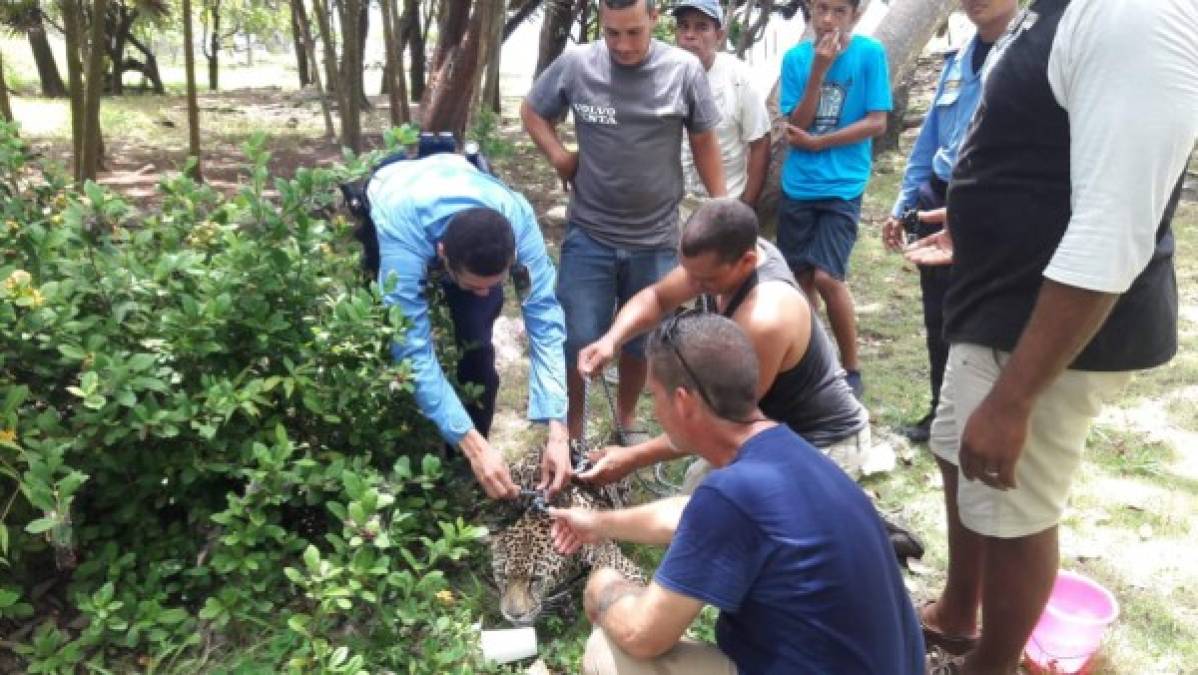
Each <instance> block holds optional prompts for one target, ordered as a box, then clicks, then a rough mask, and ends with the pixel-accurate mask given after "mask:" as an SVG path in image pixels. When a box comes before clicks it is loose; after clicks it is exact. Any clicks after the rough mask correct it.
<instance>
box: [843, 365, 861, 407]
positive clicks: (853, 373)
mask: <svg viewBox="0 0 1198 675" xmlns="http://www.w3.org/2000/svg"><path fill="white" fill-rule="evenodd" d="M844 381H845V382H846V383H847V384H848V385H849V389H852V390H853V397H854V398H856V399H857V400H858V401H860V400H861V397H862V396H864V395H865V384H864V383H863V382H861V371H860V370H846V371H844Z"/></svg>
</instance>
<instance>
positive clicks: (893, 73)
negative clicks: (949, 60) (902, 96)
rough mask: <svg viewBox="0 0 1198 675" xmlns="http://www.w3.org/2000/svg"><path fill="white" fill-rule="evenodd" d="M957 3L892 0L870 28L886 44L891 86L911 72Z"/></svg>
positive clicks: (935, 0) (903, 79) (896, 84)
mask: <svg viewBox="0 0 1198 675" xmlns="http://www.w3.org/2000/svg"><path fill="white" fill-rule="evenodd" d="M957 4H958V3H957V2H956V0H894V2H893V3H892V4H891V6H890V11H889V12H887V13H886V16H885V17H884V18H883V19H882V22H881V23H879V24H878V27H877V28H876V29H875V30H874V37H875V38H877V39H878V40H879V41H880V42H881V43H882V46H883V47H885V48H886V63H888V64H889V65H890V87H891V88H892V89H893V88H894V87H897V86H898V85H899V83H900V82H903V81H905V80H906V79H907V78H909V77H910V76H911V73H912V72H913V71H914V70H915V62H916V60H917V59H918V58H919V55H920V54H921V53H922V52H923V48H924V47H926V46H927V44H928V41H929V40H931V39H932V35H933V34H935V32H936V29H937V28H939V27H940V25H941V24H942V23H944V20H945V19H947V18H948V15H949V14H951V13H952V11H953V9H954V8H956V6H957Z"/></svg>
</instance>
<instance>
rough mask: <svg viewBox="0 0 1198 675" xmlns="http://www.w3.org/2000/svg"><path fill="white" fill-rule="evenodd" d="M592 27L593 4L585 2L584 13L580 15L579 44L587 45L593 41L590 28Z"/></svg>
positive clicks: (583, 4) (583, 5)
mask: <svg viewBox="0 0 1198 675" xmlns="http://www.w3.org/2000/svg"><path fill="white" fill-rule="evenodd" d="M590 25H591V3H589V2H583V3H582V11H581V12H579V13H578V44H586V43H588V42H590V41H591V33H590V30H589V29H588V27H589V26H590Z"/></svg>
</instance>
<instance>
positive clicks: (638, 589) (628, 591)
mask: <svg viewBox="0 0 1198 675" xmlns="http://www.w3.org/2000/svg"><path fill="white" fill-rule="evenodd" d="M644 592H645V587H644V586H641V585H640V584H635V583H632V582H631V581H615V582H612V583H610V584H608V585H607V586H606V587H605V588H604V589H603V590H602V591H600V592H599V597H598V598H597V599H596V600H595V623H602V621H603V615H604V614H606V613H607V610H608V608H610V607H611V606H612V605H614V604H616V603H617V602H619V601H620V600H622V599H623V598H626V597H628V596H638V595H641V594H643V593H644Z"/></svg>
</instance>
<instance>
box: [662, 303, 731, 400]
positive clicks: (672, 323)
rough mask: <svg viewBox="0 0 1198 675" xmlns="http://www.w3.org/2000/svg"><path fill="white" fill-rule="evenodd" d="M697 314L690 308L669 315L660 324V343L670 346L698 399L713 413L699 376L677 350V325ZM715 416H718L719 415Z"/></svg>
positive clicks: (709, 398) (680, 351)
mask: <svg viewBox="0 0 1198 675" xmlns="http://www.w3.org/2000/svg"><path fill="white" fill-rule="evenodd" d="M699 313H700V311H699V310H697V309H695V308H693V307H692V308H690V309H687V310H684V311H681V312H678V313H677V314H673V315H671V316H670V317H669V318H668V319H666V320H665V321H664V322H663V323H662V326H661V341H662V342H663V343H665V344H667V345H669V346H670V349H671V350H672V351H673V352H674V356H676V357H678V363H680V364H682V369H683V370H685V371H686V376H687V377H689V378H690V381H691V383H692V384H694V385H695V390H696V391H698V392H699V397H700V398H702V399H703V402H704V403H706V404H707V407H708V408H710V409H711V411H712V412H715V411H716V407H715V406H714V405H712V403H711V397H709V396H708V395H707V388H706V387H704V386H703V383H702V382H701V381H700V380H699V376H698V375H696V374H695V371H694V370H692V369H691V366H690V364H689V363H687V361H686V357H684V356H683V355H682V350H681V349H679V348H678V342H679V339H678V323H679V322H680V321H682V319H683V318H685V317H690V316H697V315H698V314H699ZM716 414H717V415H718V414H719V413H716Z"/></svg>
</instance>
